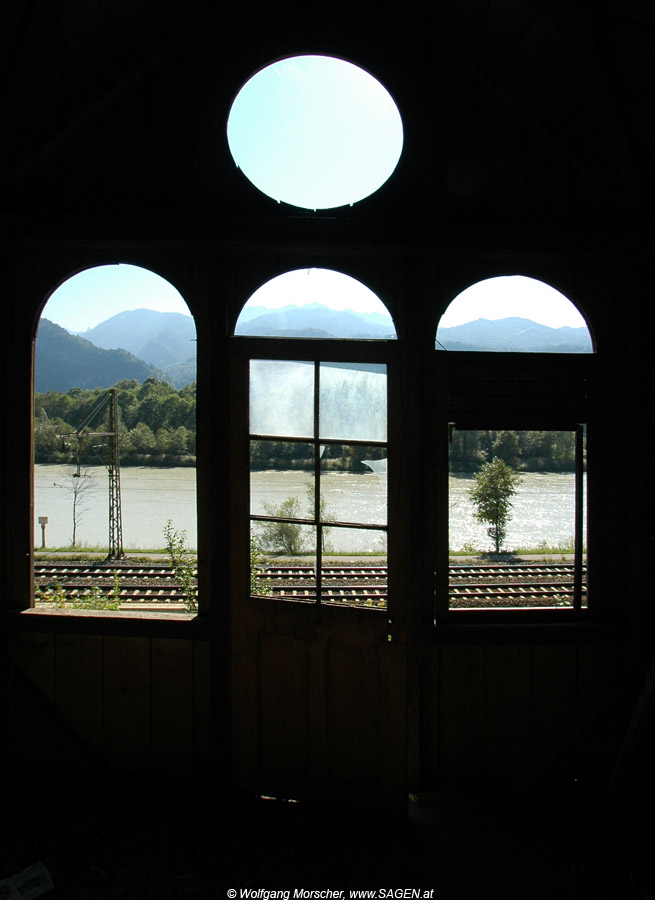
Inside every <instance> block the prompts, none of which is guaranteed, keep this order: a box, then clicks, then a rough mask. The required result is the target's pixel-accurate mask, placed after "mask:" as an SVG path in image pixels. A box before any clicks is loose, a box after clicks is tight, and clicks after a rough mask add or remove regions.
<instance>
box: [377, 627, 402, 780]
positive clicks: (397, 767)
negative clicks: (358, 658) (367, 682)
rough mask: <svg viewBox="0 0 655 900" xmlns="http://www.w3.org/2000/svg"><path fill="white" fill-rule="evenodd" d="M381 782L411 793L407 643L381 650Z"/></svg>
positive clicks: (396, 644)
mask: <svg viewBox="0 0 655 900" xmlns="http://www.w3.org/2000/svg"><path fill="white" fill-rule="evenodd" d="M378 653H379V659H378V665H379V672H380V675H379V679H380V692H379V701H378V715H379V760H380V772H379V779H380V783H381V784H382V785H384V786H385V787H386V788H390V789H392V790H398V791H402V792H403V794H404V795H405V797H406V796H407V783H408V782H407V777H408V764H409V760H408V746H409V744H408V737H409V736H408V727H409V722H408V710H407V677H406V673H407V665H406V663H407V644H404V643H395V644H394V643H393V642H390V643H388V644H383V645H382V646H381V647H380V648H379V650H378Z"/></svg>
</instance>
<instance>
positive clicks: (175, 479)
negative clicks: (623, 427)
mask: <svg viewBox="0 0 655 900" xmlns="http://www.w3.org/2000/svg"><path fill="white" fill-rule="evenodd" d="M71 472H72V469H71V468H70V467H69V466H55V465H37V466H35V467H34V538H35V545H36V546H37V547H40V546H41V528H40V526H39V523H38V517H39V516H47V517H48V524H47V526H46V546H47V547H66V546H69V545H70V543H71V535H72V505H73V485H74V483H75V479H73V478H72V477H71ZM83 473H85V474H86V473H88V475H89V477H88V482H85V483H88V485H89V486H88V488H87V489H85V490H84V491H83V492H82V494H81V496H80V499H79V504H80V513H79V516H78V526H77V542H78V546H81V547H89V548H91V547H94V546H101V547H106V546H107V535H108V495H109V490H108V477H107V470H106V469H105V468H104V467H101V466H98V467H89V468H87V469H84V470H83ZM321 477H322V485H323V488H324V503H325V512H326V514H327V515H328V516H329V517H330V518H334V519H338V520H339V521H345V522H355V523H364V524H369V525H375V524H377V525H384V524H385V497H386V475H384V474H381V475H380V474H375V473H373V472H371V473H370V474H365V475H349V474H346V473H332V472H329V473H325V474H323V475H322V476H321ZM574 482H575V478H574V476H573V475H572V474H569V473H526V474H524V475H523V477H522V481H521V484H520V486H519V489H518V492H517V494H516V496H515V497H514V509H513V517H512V520H511V521H510V523H509V527H508V536H507V543H506V546H507V548H508V549H516V548H517V547H536V546H538V545H539V544H540V543H542V542H548V543H549V544H551V545H560V544H568V543H570V542H571V541H572V539H573V533H574ZM311 484H312V481H311V476H310V475H309V473H306V472H273V471H265V472H254V473H253V474H252V477H251V511H252V513H254V514H262V513H263V514H265V513H266V512H267V510H266V506H265V504H268V506H269V509H270V508H271V507H277V506H279V504H280V503H282V502H283V501H284V500H286V499H287V498H288V497H295V498H296V499H297V501H298V503H299V504H300V510H301V513H300V514H301V515H307V514H308V512H309V502H310V501H309V499H308V498H309V493H308V491H310V490H311ZM472 484H473V477H472V476H451V478H450V479H449V486H450V487H449V491H450V496H449V507H450V535H449V545H450V548H451V550H457V549H462V548H464V547H465V546H466V545H470V546H472V547H475V548H476V549H478V550H489V549H491V542H490V540H489V538H488V537H487V535H486V527H485V526H484V525H482V524H480V523H479V522H477V521H476V520H475V517H474V515H473V507H472V505H471V502H470V499H469V497H468V492H469V490H470V488H471V486H472ZM121 487H122V508H123V544H124V547H125V549H126V550H135V549H139V548H144V549H145V548H160V547H162V546H163V544H164V539H163V530H164V527H165V525H166V522H167V521H168V520H169V519H170V520H171V521H172V523H173V526H174V528H176V529H177V530H178V531H182V530H183V531H186V533H187V546H188V547H190V548H195V547H196V546H197V521H196V502H195V501H196V473H195V469H189V468H171V469H160V468H157V469H154V468H145V467H133V468H124V469H122V470H121ZM344 536H346V539H347V546H345V545H343V543H342V541H343V537H344ZM383 537H384V536H383V533H381V532H377V531H369V532H367V531H361V532H359V531H354V530H353V529H342V530H340V531H338V530H337V529H331V530H330V534H329V536H328V542H329V544H330V549H331V550H333V551H334V552H337V553H338V552H347V553H349V552H353V551H356V550H357V549H376V548H378V547H379V546H381V545H382V544H381V542H382V543H383ZM339 544H342V545H341V546H339Z"/></svg>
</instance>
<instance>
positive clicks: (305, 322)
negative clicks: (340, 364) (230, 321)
mask: <svg viewBox="0 0 655 900" xmlns="http://www.w3.org/2000/svg"><path fill="white" fill-rule="evenodd" d="M235 334H242V335H248V334H249V335H259V336H260V337H315V338H335V337H340V338H350V339H351V340H356V339H360V340H371V339H377V340H382V339H384V338H390V337H391V338H393V337H395V330H394V327H393V322H392V321H391V319H390V318H389V316H384V315H381V314H380V313H358V312H353V311H352V310H346V309H344V310H338V309H330V307H328V306H324V305H323V304H321V303H308V304H307V305H306V306H294V305H292V304H289V305H288V306H283V307H282V308H281V309H267V308H266V307H263V306H253V307H248V306H246V307H245V308H244V310H243V312H242V313H241V315H240V316H239V321H238V323H237V327H236V329H235Z"/></svg>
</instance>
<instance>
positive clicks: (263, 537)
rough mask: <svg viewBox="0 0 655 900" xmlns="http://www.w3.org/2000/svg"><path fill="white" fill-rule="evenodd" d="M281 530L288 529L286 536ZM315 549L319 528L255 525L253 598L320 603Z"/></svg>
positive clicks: (251, 578) (251, 568)
mask: <svg viewBox="0 0 655 900" xmlns="http://www.w3.org/2000/svg"><path fill="white" fill-rule="evenodd" d="M281 529H282V530H283V529H287V531H286V533H284V531H282V532H281ZM281 535H282V536H283V538H284V539H282V538H281ZM290 537H291V543H289V538H290ZM284 544H288V546H287V548H286V550H285V549H283V545H284ZM315 547H316V529H315V528H314V527H313V526H311V525H298V524H295V523H290V522H252V523H251V530H250V592H251V595H253V596H258V597H270V598H271V599H274V600H295V601H297V602H304V603H314V602H316V555H315Z"/></svg>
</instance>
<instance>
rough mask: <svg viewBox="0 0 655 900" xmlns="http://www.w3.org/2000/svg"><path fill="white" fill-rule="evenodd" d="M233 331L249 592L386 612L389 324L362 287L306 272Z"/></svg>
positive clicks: (263, 295) (257, 303) (261, 293)
mask: <svg viewBox="0 0 655 900" xmlns="http://www.w3.org/2000/svg"><path fill="white" fill-rule="evenodd" d="M319 301H320V302H319ZM235 334H236V337H235V341H237V344H236V346H237V347H238V348H240V350H241V352H242V353H243V355H244V358H247V366H248V385H249V387H248V409H249V415H248V422H247V426H245V427H247V430H248V439H249V448H250V467H249V487H248V494H249V501H248V502H249V519H250V540H251V553H252V557H251V593H252V594H254V595H260V596H265V597H270V598H276V599H286V600H297V601H302V602H310V603H327V604H331V605H345V606H358V607H371V608H375V609H383V608H385V606H386V597H387V564H388V561H387V531H388V513H387V464H388V452H389V451H388V443H389V441H388V431H387V419H388V388H387V370H388V363H389V347H390V346H393V345H394V343H395V341H393V338H395V330H394V327H393V322H392V320H391V317H390V316H389V314H388V312H387V310H386V308H385V307H384V305H383V304H382V302H381V301H380V300H379V299H378V298H377V297H376V296H375V295H374V294H373V293H372V292H371V291H370V290H368V289H367V288H366V287H365V286H364V285H362V284H361V283H360V282H358V281H356V280H355V279H353V278H350V277H348V276H346V275H343V274H342V273H338V272H334V271H331V270H323V269H315V270H301V271H296V272H289V273H285V274H284V275H281V276H279V277H277V278H274V279H272V280H271V281H269V282H267V283H266V284H265V285H263V286H262V287H261V288H260V289H259V290H258V291H256V292H255V294H253V296H252V297H251V298H250V300H249V301H248V303H246V305H245V306H244V308H243V310H242V313H241V316H240V317H239V320H238V323H237V327H236V329H235ZM246 335H250V337H247V336H246ZM262 335H264V336H265V337H264V338H262V337H261V336H262ZM345 338H347V339H348V340H345ZM335 339H338V340H335Z"/></svg>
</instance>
